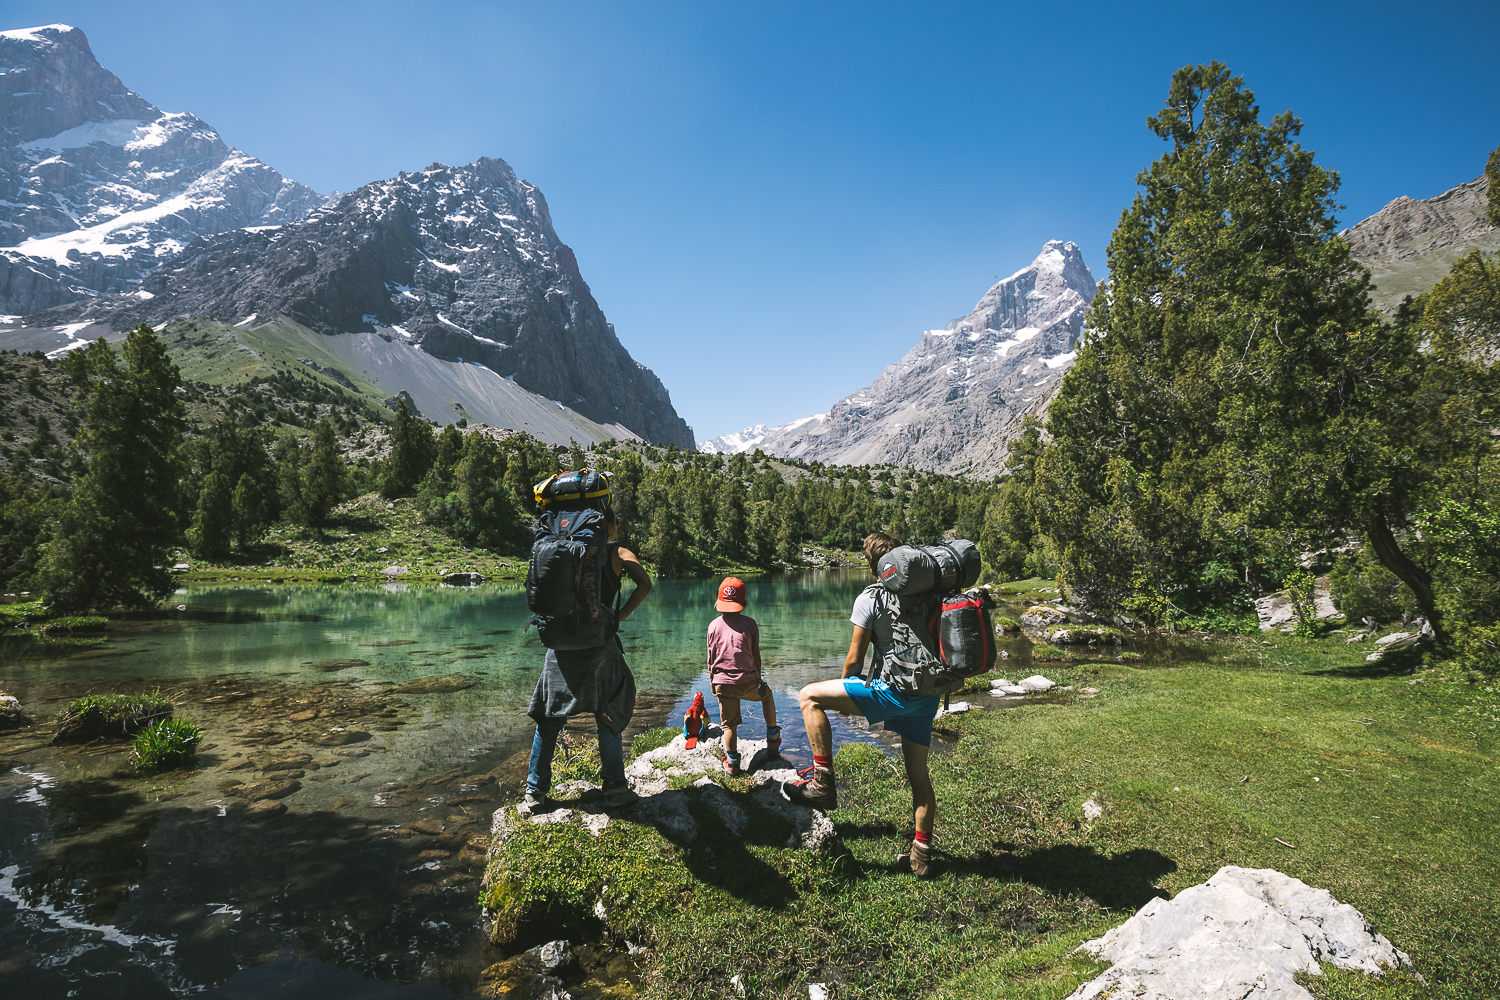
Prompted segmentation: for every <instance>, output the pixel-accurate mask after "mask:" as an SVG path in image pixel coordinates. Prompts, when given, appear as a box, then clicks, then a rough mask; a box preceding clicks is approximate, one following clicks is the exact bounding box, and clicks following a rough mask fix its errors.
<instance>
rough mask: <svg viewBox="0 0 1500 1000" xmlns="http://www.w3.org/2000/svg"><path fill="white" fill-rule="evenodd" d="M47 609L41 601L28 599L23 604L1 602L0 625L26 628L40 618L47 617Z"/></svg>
mask: <svg viewBox="0 0 1500 1000" xmlns="http://www.w3.org/2000/svg"><path fill="white" fill-rule="evenodd" d="M46 617H47V609H46V608H45V607H44V606H43V605H42V602H41V601H26V602H24V603H21V604H0V625H6V626H10V625H14V626H15V627H17V628H24V627H25V626H26V625H27V624H29V623H30V622H32V621H34V620H36V619H38V618H46Z"/></svg>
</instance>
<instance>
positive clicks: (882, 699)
mask: <svg viewBox="0 0 1500 1000" xmlns="http://www.w3.org/2000/svg"><path fill="white" fill-rule="evenodd" d="M844 693H845V694H847V695H848V696H849V697H850V698H852V699H854V704H855V705H856V706H857V707H858V708H859V710H860V712H861V713H862V714H863V715H864V717H865V718H867V719H869V720H870V721H871V722H883V723H885V728H887V729H889V730H890V731H891V732H893V733H898V734H900V736H901V738H902V739H907V740H911V741H912V742H913V743H919V744H921V745H922V746H924V747H929V746H932V717H933V716H935V715H937V710H938V706H939V705H941V704H942V702H943V700H942V699H941V698H939V697H938V696H937V695H935V694H901V693H899V692H896V691H892V690H891V686H890V685H889V684H887V683H886V682H885V681H883V680H881V679H880V678H878V677H877V678H874V679H872V680H869V681H866V680H865V679H864V678H862V677H846V678H844Z"/></svg>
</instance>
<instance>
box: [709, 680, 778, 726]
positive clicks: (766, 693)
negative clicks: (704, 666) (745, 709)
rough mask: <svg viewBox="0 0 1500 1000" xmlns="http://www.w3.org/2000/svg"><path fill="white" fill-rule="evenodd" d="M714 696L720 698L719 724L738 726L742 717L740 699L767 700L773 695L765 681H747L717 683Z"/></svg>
mask: <svg viewBox="0 0 1500 1000" xmlns="http://www.w3.org/2000/svg"><path fill="white" fill-rule="evenodd" d="M714 697H715V698H717V699H719V725H721V726H725V727H732V726H738V725H739V724H740V721H741V719H742V716H741V715H740V701H741V699H743V700H745V701H765V700H766V699H767V698H769V697H771V688H770V686H769V685H767V684H766V682H765V681H746V682H745V683H743V684H715V685H714Z"/></svg>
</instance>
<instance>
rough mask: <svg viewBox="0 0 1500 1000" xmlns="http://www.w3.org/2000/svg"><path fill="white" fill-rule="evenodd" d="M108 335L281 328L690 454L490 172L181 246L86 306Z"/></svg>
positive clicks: (547, 228)
mask: <svg viewBox="0 0 1500 1000" xmlns="http://www.w3.org/2000/svg"><path fill="white" fill-rule="evenodd" d="M89 306H90V308H91V310H93V311H94V312H95V314H96V317H97V313H98V311H99V310H105V309H107V310H109V320H110V322H111V324H112V325H113V326H114V327H115V329H117V330H123V329H127V328H128V327H129V326H131V325H133V324H135V323H138V322H148V323H152V324H156V325H160V324H163V323H168V322H171V321H172V320H174V319H177V318H179V317H185V316H203V315H209V316H214V317H217V318H218V319H220V320H224V321H226V322H229V323H233V324H235V325H239V326H254V325H256V324H258V323H262V324H263V323H266V322H269V321H270V320H272V319H275V318H277V317H283V316H284V317H288V318H290V319H292V320H294V321H296V322H297V323H300V324H301V325H303V326H305V327H307V328H309V329H311V330H313V331H316V332H317V333H320V334H329V335H356V336H361V337H368V338H383V339H384V340H385V341H387V342H390V341H392V340H397V341H400V342H402V343H404V344H407V345H409V346H412V347H416V348H419V349H420V350H421V351H423V352H425V353H426V354H429V355H432V356H434V357H437V358H442V359H447V360H452V361H463V362H466V363H478V364H480V365H483V366H484V367H486V368H488V369H489V370H490V371H492V372H494V373H496V374H497V375H499V376H502V377H504V378H508V379H511V380H513V381H514V382H515V383H516V384H517V385H519V386H521V387H523V388H525V389H527V390H530V391H531V392H533V393H537V394H540V395H541V396H543V397H545V398H546V399H549V400H552V401H554V402H555V403H557V404H558V405H562V406H567V407H569V408H571V409H573V410H575V411H577V412H578V413H581V414H582V415H583V416H585V417H587V418H588V419H590V420H593V421H595V422H597V423H599V424H601V425H621V426H623V427H626V428H629V429H630V430H631V431H633V432H634V433H636V434H638V435H640V436H641V437H644V438H647V439H649V440H652V441H657V442H661V443H668V442H672V443H675V444H677V445H678V447H683V448H691V447H692V446H693V437H692V430H691V428H689V427H688V426H687V424H686V423H684V422H683V420H682V418H681V417H679V416H678V415H677V413H676V411H675V410H674V409H673V408H672V401H671V398H670V397H669V396H668V395H667V390H666V388H665V387H664V386H663V385H662V384H661V380H660V379H658V378H657V377H656V375H655V374H654V373H652V371H651V370H650V369H649V368H646V367H645V366H644V365H641V364H639V363H637V362H636V361H635V360H634V359H633V358H631V356H630V354H629V352H628V351H626V350H625V348H624V346H623V345H622V344H621V343H620V341H619V340H618V339H617V338H616V337H615V332H614V326H613V325H612V324H611V323H609V322H608V321H607V320H606V319H605V318H604V313H603V312H602V311H601V310H600V308H599V305H598V303H596V302H595V301H594V296H593V294H592V293H591V292H590V291H589V287H588V284H587V283H586V282H585V281H584V280H583V276H582V274H580V273H579V270H578V261H577V259H576V258H575V257H574V256H573V251H572V250H571V249H569V248H568V247H567V246H566V245H564V244H563V242H562V241H561V240H560V239H558V237H557V233H556V232H555V231H554V230H553V228H552V217H551V215H550V214H549V213H548V211H547V201H546V199H545V198H543V197H542V192H541V191H539V190H538V189H537V188H536V187H535V186H533V185H531V184H528V183H527V182H526V181H524V180H521V179H520V178H518V177H516V175H515V172H514V171H513V170H511V168H510V166H509V165H508V164H506V162H505V161H504V160H499V159H490V158H484V159H481V160H479V161H478V162H476V163H471V164H469V165H467V166H461V167H448V166H444V165H443V164H440V163H434V164H432V165H431V166H430V167H428V168H427V169H426V170H421V171H417V172H415V173H409V174H408V173H403V174H401V175H399V176H397V177H394V178H392V179H390V180H385V181H377V182H375V183H373V184H367V185H365V186H364V187H362V188H360V189H359V190H357V191H354V192H353V193H351V194H348V195H345V196H344V197H343V198H341V199H340V200H339V202H338V204H336V205H331V206H327V207H324V208H321V209H318V210H317V211H315V212H313V213H312V214H311V215H309V216H307V217H306V218H304V219H301V220H298V221H295V222H290V223H288V224H286V225H283V226H280V227H274V228H262V227H250V228H246V229H237V230H234V231H232V232H227V233H223V234H221V235H219V236H214V237H206V238H200V239H198V240H195V241H194V242H193V243H191V244H189V245H188V246H187V247H186V248H185V249H184V250H183V251H182V252H181V253H180V254H179V255H178V256H177V257H175V258H174V259H173V260H171V261H170V262H169V263H166V264H163V265H162V266H161V267H159V268H157V269H156V270H154V271H152V272H151V273H150V274H149V275H147V276H146V277H145V278H144V279H143V280H142V282H141V285H140V289H139V291H138V292H137V293H136V294H135V295H134V296H112V297H109V299H108V300H100V301H98V302H96V303H90V304H89Z"/></svg>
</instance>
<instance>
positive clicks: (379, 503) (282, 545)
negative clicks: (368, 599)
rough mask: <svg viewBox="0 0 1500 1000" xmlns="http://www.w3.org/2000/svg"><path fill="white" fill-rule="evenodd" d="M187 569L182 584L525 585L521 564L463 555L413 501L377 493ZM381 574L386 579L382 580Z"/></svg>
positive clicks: (516, 559)
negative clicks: (467, 577)
mask: <svg viewBox="0 0 1500 1000" xmlns="http://www.w3.org/2000/svg"><path fill="white" fill-rule="evenodd" d="M189 565H190V567H191V568H190V569H189V570H188V572H187V573H185V574H183V576H184V578H185V579H187V580H190V581H219V580H235V579H245V580H267V579H272V580H278V581H285V582H288V583H295V582H307V581H313V580H321V581H327V582H338V581H343V580H348V579H350V578H351V577H353V578H357V579H361V580H364V581H366V582H369V581H370V580H380V579H385V578H387V577H392V578H401V579H416V580H437V579H441V578H442V577H444V576H446V575H448V574H449V573H482V574H483V575H484V576H485V578H486V579H490V580H524V579H525V578H526V557H525V556H504V555H498V554H496V553H494V552H491V551H489V550H488V549H481V548H475V549H470V548H467V547H465V546H464V545H463V544H462V543H461V542H459V541H458V540H457V539H456V538H454V537H453V536H452V535H451V534H449V533H448V532H447V531H444V530H443V529H442V528H441V527H439V526H437V525H433V524H428V523H427V521H426V518H424V517H423V516H422V512H421V511H420V510H418V509H417V505H416V503H415V502H414V501H412V500H410V499H401V500H394V501H391V500H384V499H382V498H381V497H380V495H379V494H378V493H366V494H365V495H364V496H361V497H358V498H356V499H354V500H351V501H349V502H348V503H346V504H343V505H341V506H340V507H338V508H336V509H335V510H334V512H333V516H332V518H331V519H330V523H329V524H328V525H327V526H326V527H323V528H312V527H306V526H304V525H296V524H287V523H279V524H276V525H274V526H272V528H271V529H270V530H269V531H268V532H267V533H266V534H265V535H264V536H263V537H262V538H261V540H260V541H259V543H257V544H255V545H253V546H251V547H249V548H248V549H247V550H245V551H243V552H237V553H236V554H235V555H234V556H233V557H231V558H229V559H225V560H221V561H217V562H215V561H206V560H193V561H191V562H190V564H189ZM387 569H392V570H393V571H392V572H391V573H386V572H385V571H386V570H387ZM395 570H399V572H396V571H395Z"/></svg>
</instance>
